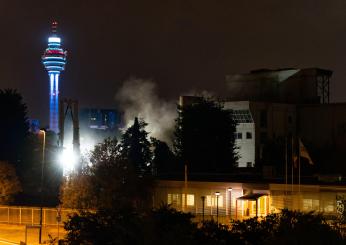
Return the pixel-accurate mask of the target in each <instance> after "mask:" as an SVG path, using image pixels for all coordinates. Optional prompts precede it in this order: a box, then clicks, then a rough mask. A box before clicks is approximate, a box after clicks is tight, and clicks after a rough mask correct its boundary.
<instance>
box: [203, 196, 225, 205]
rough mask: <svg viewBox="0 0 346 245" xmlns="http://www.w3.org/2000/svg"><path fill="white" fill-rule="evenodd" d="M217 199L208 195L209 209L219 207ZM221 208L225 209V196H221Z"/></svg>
mask: <svg viewBox="0 0 346 245" xmlns="http://www.w3.org/2000/svg"><path fill="white" fill-rule="evenodd" d="M216 199H217V197H216V196H215V195H213V196H212V195H207V207H216V205H217V200H216ZM218 206H219V208H220V207H223V196H222V195H220V196H219V203H218Z"/></svg>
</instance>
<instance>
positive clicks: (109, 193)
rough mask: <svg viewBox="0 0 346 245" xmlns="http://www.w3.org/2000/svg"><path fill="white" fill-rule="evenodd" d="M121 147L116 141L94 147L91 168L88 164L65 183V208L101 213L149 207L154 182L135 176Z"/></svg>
mask: <svg viewBox="0 0 346 245" xmlns="http://www.w3.org/2000/svg"><path fill="white" fill-rule="evenodd" d="M120 147H121V145H120V144H119V143H118V141H117V140H116V138H113V139H110V138H107V139H105V140H104V142H102V143H100V144H98V145H96V146H95V148H94V150H93V151H92V152H91V157H90V166H89V165H85V166H84V167H82V168H81V169H80V170H79V172H76V173H74V174H72V175H71V176H69V178H68V179H67V180H66V181H65V183H64V185H63V187H62V194H61V201H62V202H63V205H64V206H66V207H72V208H94V209H99V210H101V209H105V210H107V209H114V208H117V209H119V208H120V207H126V206H130V207H133V208H136V209H139V210H142V209H146V208H147V207H148V204H149V202H148V201H149V199H151V194H150V193H151V191H152V186H153V182H152V180H151V179H149V178H145V177H140V176H139V175H138V174H137V173H136V171H135V169H134V167H133V166H132V164H130V162H129V161H128V159H127V158H124V157H123V156H122V154H121V151H120Z"/></svg>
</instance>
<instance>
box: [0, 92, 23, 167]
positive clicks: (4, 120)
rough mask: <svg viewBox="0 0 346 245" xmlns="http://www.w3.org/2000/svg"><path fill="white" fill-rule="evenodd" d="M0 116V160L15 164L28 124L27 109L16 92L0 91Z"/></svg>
mask: <svg viewBox="0 0 346 245" xmlns="http://www.w3.org/2000/svg"><path fill="white" fill-rule="evenodd" d="M0 115H1V120H0V136H1V139H0V160H4V161H9V162H10V163H17V162H18V161H19V160H20V159H21V153H22V148H23V145H24V141H25V138H26V136H27V135H28V130H29V124H28V118H27V107H26V105H25V103H24V102H23V97H22V96H21V95H20V94H19V93H18V92H17V91H16V90H12V89H5V90H0Z"/></svg>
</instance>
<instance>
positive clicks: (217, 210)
mask: <svg viewBox="0 0 346 245" xmlns="http://www.w3.org/2000/svg"><path fill="white" fill-rule="evenodd" d="M215 196H216V223H217V224H218V225H219V196H220V192H218V191H217V192H215Z"/></svg>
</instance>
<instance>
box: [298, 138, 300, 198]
mask: <svg viewBox="0 0 346 245" xmlns="http://www.w3.org/2000/svg"><path fill="white" fill-rule="evenodd" d="M298 147H299V149H298V191H299V195H300V138H298Z"/></svg>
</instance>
